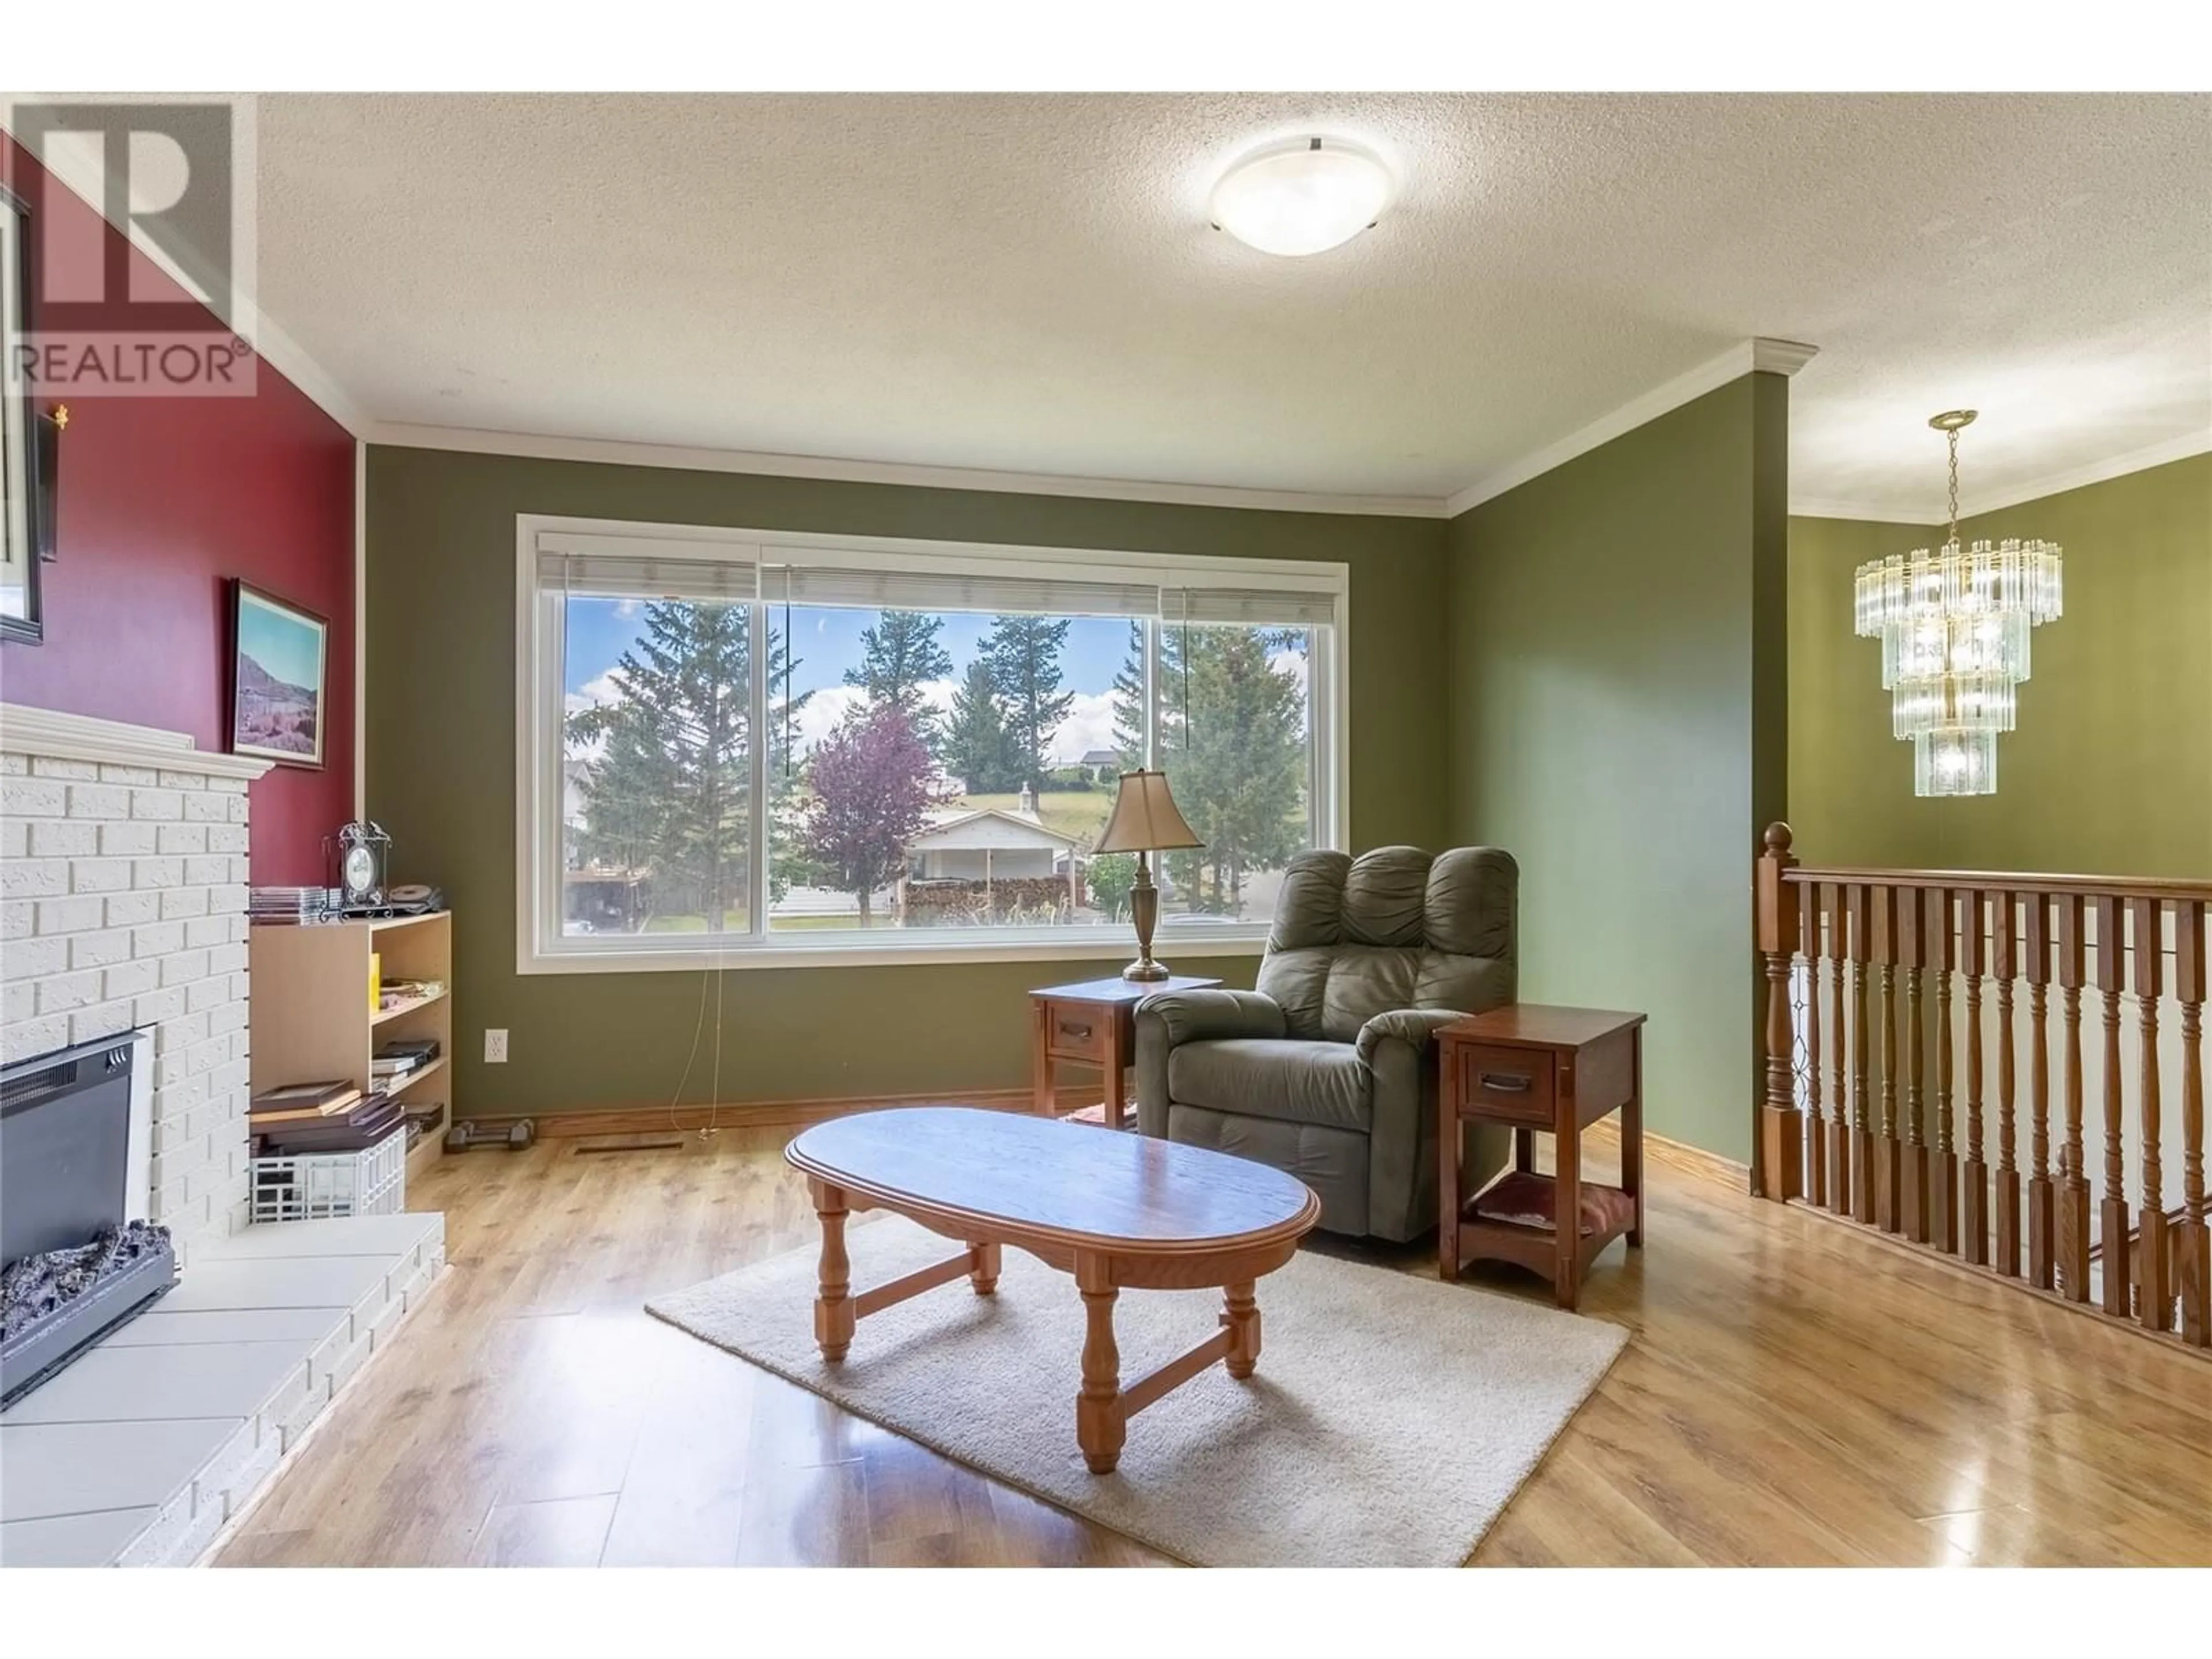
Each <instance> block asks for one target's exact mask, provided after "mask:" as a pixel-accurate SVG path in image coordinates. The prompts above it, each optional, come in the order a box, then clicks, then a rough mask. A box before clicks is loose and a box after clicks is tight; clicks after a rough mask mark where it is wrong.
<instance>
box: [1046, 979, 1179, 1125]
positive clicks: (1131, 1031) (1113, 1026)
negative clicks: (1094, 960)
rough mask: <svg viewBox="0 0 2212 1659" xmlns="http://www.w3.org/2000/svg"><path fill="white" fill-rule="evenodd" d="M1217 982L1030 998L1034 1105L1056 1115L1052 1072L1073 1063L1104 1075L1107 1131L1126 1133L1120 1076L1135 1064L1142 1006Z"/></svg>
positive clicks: (1071, 988) (1122, 986)
mask: <svg viewBox="0 0 2212 1659" xmlns="http://www.w3.org/2000/svg"><path fill="white" fill-rule="evenodd" d="M1220 983H1221V981H1219V980H1218V979H1198V978H1193V977H1191V976H1190V975H1183V974H1177V975H1175V976H1173V977H1172V978H1170V979H1152V980H1133V979H1123V978H1122V977H1121V975H1119V974H1116V975H1114V977H1112V978H1111V979H1086V980H1082V981H1078V982H1077V983H1075V984H1073V985H1046V986H1041V987H1038V988H1037V989H1036V990H1034V991H1031V992H1030V1091H1031V1101H1030V1104H1031V1107H1032V1109H1034V1110H1035V1111H1036V1114H1037V1115H1038V1116H1040V1117H1050V1116H1052V1115H1053V1091H1052V1068H1053V1066H1054V1062H1055V1061H1059V1060H1075V1061H1077V1062H1078V1063H1079V1064H1081V1065H1085V1066H1097V1067H1098V1068H1099V1069H1100V1070H1101V1071H1102V1072H1103V1073H1105V1074H1106V1075H1105V1083H1106V1127H1108V1128H1109V1129H1118V1128H1120V1127H1121V1106H1122V1099H1123V1084H1122V1080H1121V1074H1122V1073H1124V1072H1125V1071H1127V1069H1128V1066H1129V1063H1130V1061H1131V1060H1133V1059H1135V1058H1136V1048H1137V1005H1138V1004H1139V1002H1142V1001H1143V1000H1145V999H1146V997H1148V996H1151V995H1152V994H1154V993H1155V992H1159V991H1208V990H1212V988H1213V987H1215V986H1217V985H1218V984H1220Z"/></svg>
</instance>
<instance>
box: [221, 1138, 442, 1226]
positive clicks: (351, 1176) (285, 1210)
mask: <svg viewBox="0 0 2212 1659" xmlns="http://www.w3.org/2000/svg"><path fill="white" fill-rule="evenodd" d="M252 1179H253V1192H252V1198H253V1219H254V1220H255V1221H257V1222H261V1221H314V1220H319V1219H321V1218H324V1217H326V1216H341V1215H392V1214H395V1213H397V1212H399V1211H401V1210H404V1209H405V1208H406V1207H407V1126H406V1125H405V1124H404V1123H403V1124H400V1125H398V1127H395V1128H393V1130H392V1133H390V1134H388V1135H386V1136H385V1137H384V1139H381V1140H380V1141H378V1142H377V1143H376V1145H374V1146H369V1147H365V1148H363V1149H362V1151H360V1152H309V1153H304V1154H301V1156H298V1157H295V1158H255V1159H254V1160H253V1177H252Z"/></svg>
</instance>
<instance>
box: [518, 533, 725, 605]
mask: <svg viewBox="0 0 2212 1659" xmlns="http://www.w3.org/2000/svg"><path fill="white" fill-rule="evenodd" d="M711 546H712V544H710V543H703V542H696V541H676V540H668V541H651V540H646V539H641V538H630V537H612V536H565V535H564V536H541V537H539V538H538V585H539V586H541V587H547V588H554V589H558V590H561V591H563V592H568V593H571V594H575V595H579V596H585V595H588V596H591V597H593V598H605V599H706V600H742V599H758V598H759V597H760V566H759V565H758V564H757V562H755V561H754V560H753V559H752V558H751V557H750V552H751V550H750V548H748V549H745V550H744V553H745V555H747V556H739V557H732V558H703V557H702V556H701V554H702V552H703V551H705V550H707V549H708V548H709V547H711Z"/></svg>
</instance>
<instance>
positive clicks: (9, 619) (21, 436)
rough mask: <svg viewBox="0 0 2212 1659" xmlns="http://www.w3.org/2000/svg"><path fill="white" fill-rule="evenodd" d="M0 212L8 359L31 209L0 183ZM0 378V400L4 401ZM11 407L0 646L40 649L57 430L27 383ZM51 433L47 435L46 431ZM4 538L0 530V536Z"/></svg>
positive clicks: (2, 326) (27, 306)
mask: <svg viewBox="0 0 2212 1659" xmlns="http://www.w3.org/2000/svg"><path fill="white" fill-rule="evenodd" d="M0 212H4V213H6V214H8V215H9V216H10V217H11V218H12V219H13V220H14V221H15V226H14V232H15V234H14V236H13V239H12V240H13V243H14V248H15V273H14V275H15V283H14V288H15V307H14V313H13V314H12V315H9V316H6V317H0V354H8V355H9V356H12V355H13V352H14V349H15V342H16V341H17V340H18V339H20V338H21V337H23V336H25V335H27V334H28V333H29V332H30V331H31V316H32V310H33V307H32V295H31V282H32V272H33V266H34V264H35V262H34V261H33V258H31V208H30V204H29V203H27V202H26V201H25V200H24V199H23V198H22V197H21V196H19V195H17V194H16V193H15V191H13V190H11V189H9V187H8V186H7V185H4V184H0ZM4 383H5V382H4V376H0V396H4V395H5V392H4ZM11 401H12V402H13V403H14V404H15V407H14V408H13V410H11V411H9V413H10V414H11V415H12V416H13V418H12V419H9V420H8V421H7V422H6V423H5V427H4V428H0V448H5V447H12V446H9V443H8V435H9V434H14V435H17V437H16V441H17V442H19V443H20V444H21V448H22V453H21V456H20V457H18V456H16V455H14V454H9V453H0V464H4V465H6V466H7V467H9V469H10V472H11V475H12V477H13V478H14V480H15V486H16V488H17V489H20V490H21V493H22V498H23V518H24V535H23V541H22V544H21V546H20V547H13V548H9V549H8V550H7V554H8V556H9V562H10V564H11V566H12V564H13V562H15V560H17V559H20V560H21V563H22V581H23V595H24V605H23V614H22V615H21V616H13V615H9V614H6V613H0V641H6V642H7V643H9V644H10V645H42V644H44V643H45V642H46V604H45V596H44V594H43V593H42V592H41V591H40V589H41V586H42V585H41V583H40V566H42V565H45V564H48V563H51V562H52V561H53V558H54V556H55V552H56V547H55V536H54V526H55V519H56V513H55V505H54V504H55V496H56V495H57V493H58V471H59V467H58V450H59V448H60V445H59V444H58V441H57V440H58V436H59V434H60V429H61V428H60V425H59V423H58V422H56V421H53V420H52V418H51V417H42V416H40V415H39V414H38V413H37V411H36V410H35V409H34V408H33V404H32V397H31V388H30V386H29V383H28V380H26V381H25V384H24V385H23V386H22V388H21V391H20V392H18V393H17V394H16V396H15V398H14V399H12V400H11ZM48 428H52V430H51V431H49V430H48ZM6 533H7V531H6V527H5V526H0V535H4V534H6Z"/></svg>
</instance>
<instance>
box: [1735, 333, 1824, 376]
mask: <svg viewBox="0 0 2212 1659" xmlns="http://www.w3.org/2000/svg"><path fill="white" fill-rule="evenodd" d="M1817 356H1820V347H1818V346H1816V345H1807V344H1805V343H1803V342H1802V341H1800V340H1770V339H1768V338H1766V337H1765V336H1764V335H1754V336H1753V337H1752V341H1751V372H1752V373H1753V374H1783V375H1790V374H1796V372H1797V371H1798V370H1799V369H1801V368H1804V367H1805V365H1806V364H1808V363H1809V362H1812V361H1813V359H1814V358H1815V357H1817Z"/></svg>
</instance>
